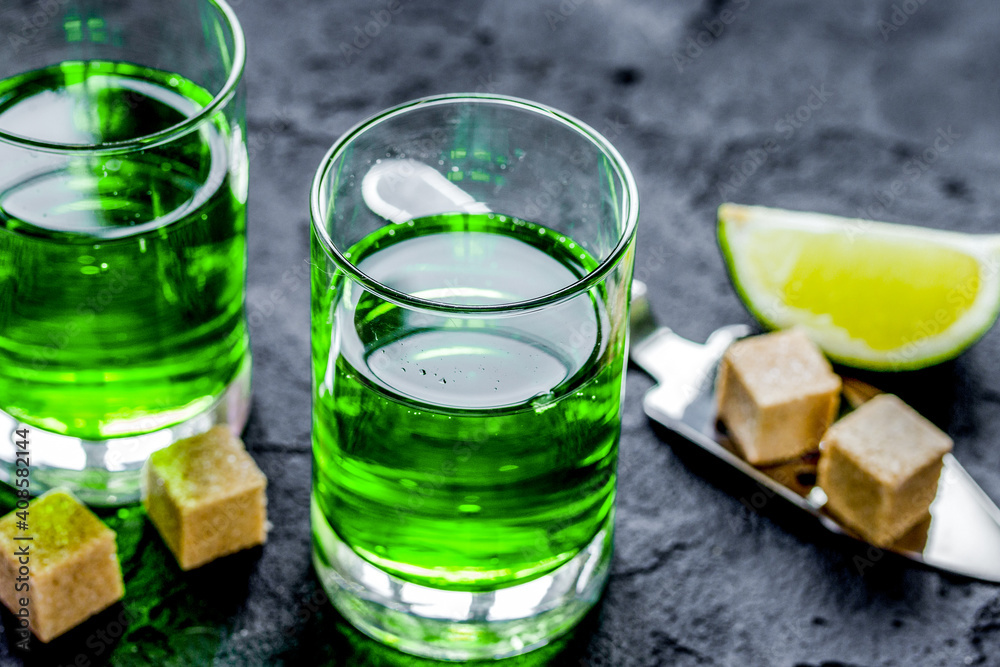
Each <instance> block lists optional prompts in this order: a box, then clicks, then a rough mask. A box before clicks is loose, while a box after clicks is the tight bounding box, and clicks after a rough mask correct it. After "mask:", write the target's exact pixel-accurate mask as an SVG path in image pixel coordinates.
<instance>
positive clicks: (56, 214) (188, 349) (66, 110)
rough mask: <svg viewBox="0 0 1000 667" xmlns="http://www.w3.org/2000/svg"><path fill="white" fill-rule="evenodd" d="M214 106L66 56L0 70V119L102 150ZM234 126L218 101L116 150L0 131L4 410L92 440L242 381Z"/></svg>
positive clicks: (183, 411) (1, 125) (241, 223)
mask: <svg viewBox="0 0 1000 667" xmlns="http://www.w3.org/2000/svg"><path fill="white" fill-rule="evenodd" d="M212 99H213V98H212V95H211V94H210V93H209V92H208V91H206V90H205V89H204V88H202V87H200V86H199V85H197V84H195V83H193V82H192V81H190V80H188V79H185V78H184V77H182V76H180V75H177V74H173V73H169V72H163V71H159V70H155V69H150V68H146V67H140V66H137V65H133V64H129V63H122V62H102V61H88V62H63V63H61V64H59V65H55V66H52V67H48V68H45V69H41V70H36V71H31V72H28V73H25V74H21V75H18V76H15V77H12V78H8V79H6V80H3V81H0V130H2V131H3V132H5V133H8V134H12V135H18V136H21V137H29V138H31V139H36V140H40V141H45V142H52V143H58V144H67V145H76V146H83V145H87V146H104V147H107V146H109V145H112V144H113V143H114V142H129V141H133V140H136V139H138V138H142V137H149V136H150V135H155V134H156V133H162V132H164V131H166V130H168V128H171V127H174V126H177V125H178V124H179V123H182V122H183V121H184V120H185V119H187V118H189V117H191V116H193V115H194V114H196V113H197V112H198V111H199V110H201V109H203V108H205V107H206V106H207V105H209V104H210V103H211V102H212ZM234 128H235V129H236V131H237V132H241V131H240V130H239V126H238V125H232V126H231V125H230V121H227V119H226V117H225V115H224V114H222V113H221V112H218V113H216V114H215V115H213V116H211V117H209V118H208V119H207V120H206V121H205V122H202V123H200V124H198V125H196V126H194V127H193V128H191V129H190V130H189V131H187V132H186V133H184V134H182V135H181V136H174V137H172V138H170V139H169V140H164V141H162V142H156V141H151V142H150V143H149V145H148V146H141V147H139V148H137V149H134V150H129V151H124V150H123V151H119V152H115V151H108V150H103V151H89V152H88V151H85V150H81V151H79V152H76V153H74V152H72V151H66V152H63V153H56V152H50V151H45V150H39V151H36V152H29V151H28V150H27V149H25V148H24V147H23V146H16V145H11V144H9V143H4V142H0V408H2V410H3V411H4V412H6V413H7V414H9V415H11V416H12V417H13V418H15V419H16V420H19V421H21V422H23V423H25V424H28V425H31V426H35V427H38V428H40V429H44V430H45V431H48V432H52V433H57V434H62V435H66V436H74V437H76V438H80V439H84V440H90V441H101V440H105V439H109V438H117V437H121V436H129V435H136V434H143V433H148V432H152V431H157V430H159V429H163V428H165V427H170V426H172V425H174V424H178V423H180V422H183V421H184V420H187V419H190V418H192V417H194V416H196V415H199V414H201V413H204V412H205V411H206V410H208V409H209V408H211V407H212V405H213V403H215V402H216V401H218V400H219V397H220V396H221V395H222V394H223V393H224V392H225V391H226V389H227V387H229V386H230V385H231V384H232V383H233V382H234V380H236V379H237V378H241V377H243V376H246V375H247V374H248V372H249V356H248V340H247V331H246V323H245V314H244V298H243V294H244V284H245V277H246V247H245V237H246V235H245V202H246V194H247V183H246V152H245V148H244V145H243V141H242V137H241V136H233V133H234ZM162 444H165V443H161V446H162Z"/></svg>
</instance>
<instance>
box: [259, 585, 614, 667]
mask: <svg viewBox="0 0 1000 667" xmlns="http://www.w3.org/2000/svg"><path fill="white" fill-rule="evenodd" d="M313 579H314V584H315V586H316V587H317V588H318V587H319V582H318V580H315V576H314V577H313ZM603 604H604V599H603V597H602V599H601V601H600V602H598V604H597V605H596V606H595V607H594V608H593V609H591V610H590V612H589V613H588V614H587V615H586V616H585V617H584V618H583V620H582V621H580V623H579V624H578V625H577V626H576V627H575V628H574V629H573V630H571V631H570V632H569V633H567V634H566V635H563V636H562V637H560V638H558V639H556V640H555V641H553V642H552V643H551V644H548V645H547V646H543V647H542V648H540V649H537V650H535V651H532V652H531V653H527V654H525V655H521V656H517V657H514V658H507V659H505V660H499V661H475V662H464V663H458V662H451V663H446V662H438V661H435V660H427V659H424V658H418V657H415V656H411V655H408V654H406V653H401V652H399V651H397V650H395V649H392V648H389V647H388V646H385V645H384V644H381V643H379V642H377V641H375V640H374V639H371V638H369V637H368V636H367V635H365V634H363V633H361V632H360V631H358V630H356V629H355V628H354V627H353V626H352V625H351V624H350V623H348V622H347V621H346V620H344V618H343V617H342V616H341V615H340V614H339V613H337V611H336V609H334V608H333V606H332V605H330V603H329V602H324V604H323V605H322V606H321V607H320V608H318V609H317V613H315V614H312V615H311V616H310V618H309V619H308V622H307V623H306V624H305V625H304V626H303V627H301V628H299V631H298V632H297V633H296V636H295V640H294V643H295V645H294V647H292V648H290V649H288V650H286V651H285V652H284V653H282V654H281V655H280V656H279V657H278V664H284V665H317V666H323V667H341V666H343V667H355V666H357V665H365V667H441V666H442V665H449V664H454V665H460V664H463V665H483V666H485V665H490V666H491V667H493V666H495V667H549V666H551V667H574V666H576V665H580V666H583V665H586V664H587V662H586V661H585V660H584V656H585V655H586V654H587V647H588V645H589V643H590V638H591V637H592V636H593V635H594V634H596V632H597V628H598V626H599V625H600V617H601V612H602V607H603Z"/></svg>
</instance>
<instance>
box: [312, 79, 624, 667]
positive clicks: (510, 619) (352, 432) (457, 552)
mask: <svg viewBox="0 0 1000 667" xmlns="http://www.w3.org/2000/svg"><path fill="white" fill-rule="evenodd" d="M311 211H312V278H311V282H312V363H313V486H312V501H311V514H312V516H311V518H312V533H313V560H314V563H315V566H316V569H317V571H318V573H319V576H320V578H321V580H322V582H323V585H324V587H325V589H326V590H327V592H328V593H329V595H330V597H331V599H332V601H333V603H334V604H335V605H336V607H337V608H338V609H339V610H340V612H341V613H342V614H343V615H344V616H345V617H346V618H347V619H348V620H350V621H351V622H352V623H353V624H354V625H356V626H357V627H358V628H360V629H361V630H362V631H364V632H366V633H367V634H369V635H371V636H372V637H375V638H377V639H380V640H382V641H384V642H386V643H388V644H390V645H392V646H395V647H397V648H400V649H402V650H404V651H408V652H411V653H415V654H420V655H425V656H430V657H434V658H444V659H452V660H464V659H481V658H498V657H502V656H508V655H514V654H517V653H521V652H524V651H528V650H531V649H532V648H536V647H539V646H541V645H543V644H545V643H546V642H548V641H549V640H550V639H552V638H553V637H555V636H557V635H559V634H561V633H563V632H565V631H566V630H568V629H569V628H570V627H572V626H573V625H574V624H575V623H576V622H577V621H578V620H579V619H580V618H581V617H582V616H583V615H584V614H585V613H586V611H587V610H588V609H589V608H590V607H592V606H593V605H594V603H595V602H596V600H597V599H598V597H599V595H600V593H601V590H602V588H603V585H604V583H605V582H606V580H607V577H608V571H609V563H610V559H611V552H612V535H613V531H614V501H615V479H616V462H617V451H618V439H619V434H620V429H621V406H622V398H623V387H624V374H623V366H624V362H625V358H626V352H627V347H628V307H629V291H630V283H631V278H632V267H633V248H634V242H633V239H634V234H635V228H636V220H637V217H638V208H637V193H636V188H635V183H634V182H633V179H632V176H631V174H630V172H629V170H628V167H627V166H626V165H625V163H624V162H623V161H622V159H621V157H620V156H619V155H618V153H617V152H616V151H615V149H614V148H613V147H612V146H611V145H610V144H609V143H608V141H607V140H606V139H604V138H603V137H601V136H600V135H599V134H598V133H597V132H595V131H594V130H593V129H591V128H590V127H588V126H587V125H585V124H583V123H581V122H580V121H578V120H576V119H574V118H572V117H570V116H567V115H565V114H563V113H560V112H558V111H555V110H553V109H550V108H547V107H544V106H542V105H539V104H534V103H532V102H527V101H524V100H518V99H513V98H507V97H500V96H493V95H448V96H443V97H432V98H426V99H421V100H417V101H414V102H411V103H408V104H403V105H402V106H398V107H395V108H393V109H390V110H388V111H385V112H383V113H381V114H379V115H377V116H375V117H373V118H371V119H369V120H367V121H365V122H363V123H362V124H360V125H358V126H357V127H355V128H354V129H352V130H350V131H349V132H348V133H347V134H345V135H344V136H343V137H342V138H341V139H340V140H339V141H338V142H337V143H336V144H335V145H334V146H333V148H332V149H331V150H330V152H329V153H328V154H327V156H326V158H325V159H324V161H323V163H322V166H321V167H320V169H319V171H318V173H317V175H316V178H315V181H314V183H313V188H312V197H311Z"/></svg>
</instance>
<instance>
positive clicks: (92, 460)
mask: <svg viewBox="0 0 1000 667" xmlns="http://www.w3.org/2000/svg"><path fill="white" fill-rule="evenodd" d="M249 411H250V363H249V359H248V360H247V363H245V364H243V369H242V370H241V371H240V372H239V374H238V375H237V376H236V378H235V379H234V380H233V381H232V382H231V383H229V386H228V387H226V390H225V391H224V392H223V393H222V394H221V395H220V396H219V397H218V398H217V399H216V400H215V402H214V403H213V404H212V405H211V407H209V408H208V409H207V410H205V411H203V412H200V413H199V414H196V415H195V416H193V417H190V418H188V419H186V420H184V421H183V422H180V423H179V424H174V425H173V426H169V427H167V428H163V429H160V430H158V431H152V432H150V433H143V434H142V435H135V436H127V437H123V438H110V439H107V440H83V439H81V438H74V437H72V436H67V435H62V434H59V433H52V432H51V431H46V430H44V429H41V428H38V427H37V426H31V425H28V424H24V423H23V422H21V421H19V420H17V419H15V418H14V417H12V416H11V415H9V414H7V413H6V412H4V411H2V410H0V433H2V434H3V437H2V438H0V481H2V482H6V483H8V484H13V483H14V479H15V475H16V473H15V472H14V471H15V468H16V465H17V464H16V460H17V452H18V451H20V450H19V449H18V448H17V447H16V445H15V444H14V443H15V441H17V440H20V438H19V437H18V436H17V435H16V434H15V431H16V430H18V429H20V428H27V429H28V442H29V444H28V447H27V449H28V451H29V452H30V455H29V461H30V465H29V467H28V470H29V476H28V479H29V483H30V489H31V495H33V496H34V495H38V494H40V493H43V492H45V491H47V490H49V489H52V488H56V487H62V488H67V489H69V490H70V491H72V492H73V493H74V494H75V495H76V497H77V498H79V499H80V500H82V501H83V502H85V503H87V504H88V505H93V506H102V507H114V506H117V505H127V504H129V503H134V502H138V500H139V495H140V491H139V481H140V478H141V471H142V466H143V464H144V463H145V462H146V459H147V458H149V455H150V454H152V453H153V452H155V451H156V450H158V449H162V448H164V447H166V446H168V445H170V444H171V443H173V442H175V441H177V440H180V439H181V438H187V437H189V436H192V435H197V434H198V433H203V432H205V431H207V430H208V429H210V428H212V427H213V426H215V425H216V424H221V423H227V424H229V426H230V428H232V430H233V432H234V433H237V434H239V433H240V432H241V431H242V430H243V427H244V425H246V421H247V415H248V413H249ZM22 458H23V457H22ZM22 468H23V466H22Z"/></svg>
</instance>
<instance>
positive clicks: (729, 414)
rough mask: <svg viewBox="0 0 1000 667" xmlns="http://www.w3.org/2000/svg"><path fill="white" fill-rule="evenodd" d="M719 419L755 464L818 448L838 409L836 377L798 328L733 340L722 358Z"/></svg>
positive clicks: (746, 456)
mask: <svg viewBox="0 0 1000 667" xmlns="http://www.w3.org/2000/svg"><path fill="white" fill-rule="evenodd" d="M716 394H717V396H718V408H719V419H720V420H721V421H722V422H723V423H724V424H725V425H726V428H727V429H729V433H730V435H731V436H732V439H733V441H734V443H735V444H736V446H737V447H738V449H739V450H740V453H741V454H742V455H743V458H745V459H746V460H747V461H749V462H750V463H752V464H754V465H762V464H769V463H776V462H779V461H787V460H789V459H794V458H797V457H799V456H802V455H803V454H805V453H807V452H809V451H812V450H814V449H816V447H817V446H818V445H819V440H820V438H821V437H823V433H825V432H826V429H827V428H828V427H829V426H830V424H831V423H832V422H833V419H834V417H835V416H836V414H837V408H838V407H839V405H840V377H839V376H837V375H836V374H835V373H834V372H833V369H832V368H831V367H830V362H828V361H827V360H826V357H824V356H823V353H822V352H820V350H819V348H818V347H816V345H815V343H813V342H812V341H811V340H809V338H808V337H807V336H806V335H805V334H804V333H802V332H801V331H799V330H796V329H792V330H790V331H781V332H777V333H770V334H765V335H763V336H753V337H751V338H744V339H743V340H739V341H736V342H735V343H733V344H732V345H730V346H729V349H728V350H726V353H725V355H723V357H722V364H721V365H720V367H719V375H718V382H717V385H716Z"/></svg>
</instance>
